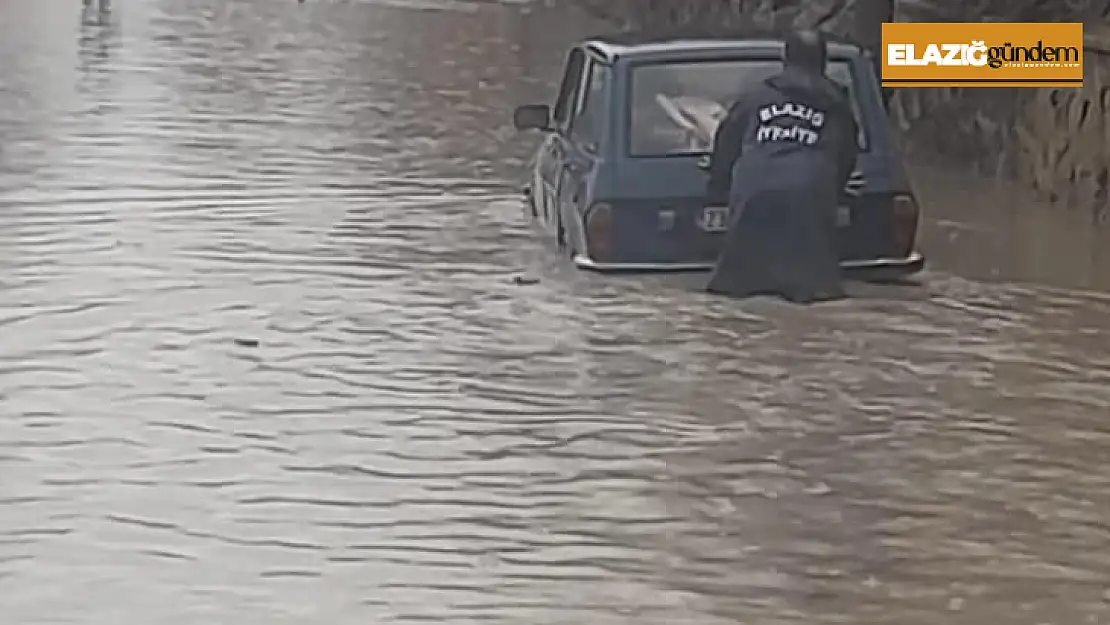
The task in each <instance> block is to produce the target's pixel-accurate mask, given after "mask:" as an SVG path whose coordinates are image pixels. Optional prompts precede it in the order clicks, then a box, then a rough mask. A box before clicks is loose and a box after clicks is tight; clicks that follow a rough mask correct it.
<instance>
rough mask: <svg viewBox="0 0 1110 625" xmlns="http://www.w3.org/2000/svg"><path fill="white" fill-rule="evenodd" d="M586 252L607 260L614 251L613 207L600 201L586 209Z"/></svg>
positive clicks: (591, 256)
mask: <svg viewBox="0 0 1110 625" xmlns="http://www.w3.org/2000/svg"><path fill="white" fill-rule="evenodd" d="M586 253H588V254H589V255H590V258H592V259H594V260H596V261H605V260H608V259H609V258H610V256H611V255H612V253H613V207H612V206H610V205H608V204H606V203H604V202H598V203H597V204H594V205H593V206H590V208H589V210H587V211H586Z"/></svg>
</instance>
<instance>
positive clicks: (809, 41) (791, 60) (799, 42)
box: [783, 30, 826, 74]
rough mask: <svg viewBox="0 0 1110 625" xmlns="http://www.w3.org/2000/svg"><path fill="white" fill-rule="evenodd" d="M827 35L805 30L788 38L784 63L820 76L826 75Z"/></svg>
mask: <svg viewBox="0 0 1110 625" xmlns="http://www.w3.org/2000/svg"><path fill="white" fill-rule="evenodd" d="M825 47H826V46H825V35H824V34H822V33H821V31H817V30H803V31H799V32H795V33H791V34H790V35H789V36H787V37H786V49H785V52H784V56H783V62H784V63H785V65H786V66H787V67H794V68H797V69H802V70H806V71H810V72H816V73H818V74H824V73H825V56H826V51H825Z"/></svg>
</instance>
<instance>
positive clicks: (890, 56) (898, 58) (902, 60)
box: [886, 43, 906, 65]
mask: <svg viewBox="0 0 1110 625" xmlns="http://www.w3.org/2000/svg"><path fill="white" fill-rule="evenodd" d="M886 64H887V65H905V64H906V44H904V43H888V44H886Z"/></svg>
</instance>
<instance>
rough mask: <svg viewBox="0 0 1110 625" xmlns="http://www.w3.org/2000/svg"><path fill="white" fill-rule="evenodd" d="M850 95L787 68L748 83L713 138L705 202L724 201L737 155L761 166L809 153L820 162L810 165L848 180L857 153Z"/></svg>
mask: <svg viewBox="0 0 1110 625" xmlns="http://www.w3.org/2000/svg"><path fill="white" fill-rule="evenodd" d="M849 97H850V96H849V95H848V92H847V90H846V89H844V88H842V87H840V86H839V85H838V84H836V83H835V82H833V81H832V80H830V79H829V78H827V77H825V76H822V75H819V74H816V73H812V72H806V71H802V70H798V69H795V68H791V67H787V68H786V69H784V70H783V71H782V72H781V73H779V74H777V75H774V76H771V77H770V78H767V79H764V80H762V81H760V82H757V83H754V84H751V85H747V86H746V87H745V88H744V89H742V90H741V92H740V94H739V96H738V98H737V100H736V101H735V102H734V103H733V105H732V107H731V108H730V109H729V111H728V115H727V116H726V117H725V119H724V120H723V121H722V122H721V124H720V126H719V127H718V128H717V133H716V136H715V137H714V142H713V154H712V157H711V161H710V170H709V183H708V189H707V193H708V203H709V204H711V205H723V204H727V203H728V201H729V195H730V187H731V185H732V171H733V166H734V165H735V164H736V161H737V160H738V159H740V158H744V160H745V161H746V162H751V163H752V165H756V166H757V167H758V168H759V169H762V168H764V167H770V166H771V165H772V163H773V161H775V160H778V159H782V158H785V159H786V160H794V159H795V158H798V157H803V158H804V157H805V156H811V157H812V158H814V159H817V160H820V161H824V162H823V163H820V164H817V163H814V165H818V167H817V169H826V168H830V169H832V170H833V171H836V172H837V174H836V177H837V178H838V179H842V180H844V181H847V179H848V177H849V176H850V175H851V173H852V169H853V168H854V167H855V162H856V158H857V156H858V155H859V145H858V143H857V138H856V137H857V133H858V132H859V129H858V126H857V125H856V121H855V116H854V115H853V113H852V107H851V102H850V100H849ZM761 114H763V116H764V117H765V118H766V119H761ZM772 134H777V136H775V137H772V136H771V135H772ZM784 137H785V138H786V139H787V140H783V138H784ZM772 138H774V139H777V140H768V139H772ZM820 165H824V167H822V166H820ZM826 171H827V169H826ZM799 182H802V183H803V184H804V182H803V181H799Z"/></svg>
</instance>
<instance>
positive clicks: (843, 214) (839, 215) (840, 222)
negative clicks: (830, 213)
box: [836, 206, 852, 228]
mask: <svg viewBox="0 0 1110 625" xmlns="http://www.w3.org/2000/svg"><path fill="white" fill-rule="evenodd" d="M836 225H837V226H839V227H841V228H844V227H847V226H850V225H852V210H851V209H850V208H848V207H847V206H837V207H836Z"/></svg>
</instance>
